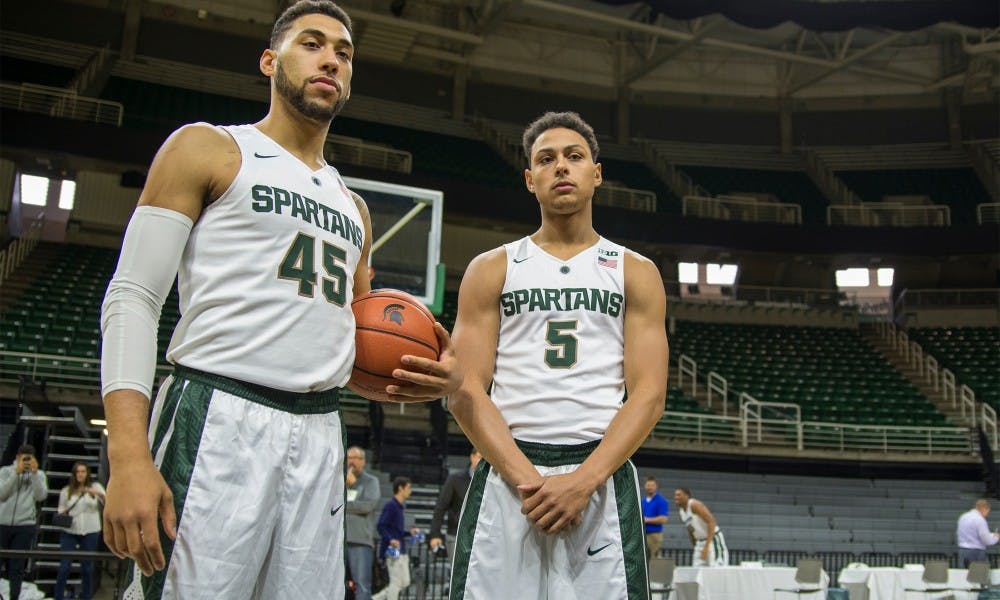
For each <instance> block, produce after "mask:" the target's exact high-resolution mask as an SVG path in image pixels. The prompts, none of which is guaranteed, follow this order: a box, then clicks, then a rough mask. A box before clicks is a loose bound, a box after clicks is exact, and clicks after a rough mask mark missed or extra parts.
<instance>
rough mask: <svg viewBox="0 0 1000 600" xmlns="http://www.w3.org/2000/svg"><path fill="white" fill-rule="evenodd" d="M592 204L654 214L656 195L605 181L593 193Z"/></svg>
mask: <svg viewBox="0 0 1000 600" xmlns="http://www.w3.org/2000/svg"><path fill="white" fill-rule="evenodd" d="M594 203H595V204H599V205H601V206H612V207H615V208H624V209H626V210H635V211H641V212H656V194H655V193H653V192H650V191H649V190H637V189H633V188H630V187H625V186H623V185H615V184H614V183H611V182H608V181H605V182H604V183H603V184H602V185H601V187H599V188H597V189H596V190H595V192H594Z"/></svg>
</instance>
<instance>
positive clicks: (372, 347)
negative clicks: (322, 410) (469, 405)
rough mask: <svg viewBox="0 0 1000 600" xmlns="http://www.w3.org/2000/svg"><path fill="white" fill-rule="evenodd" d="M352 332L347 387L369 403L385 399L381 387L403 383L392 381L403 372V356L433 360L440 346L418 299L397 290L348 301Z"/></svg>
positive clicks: (396, 380) (425, 310)
mask: <svg viewBox="0 0 1000 600" xmlns="http://www.w3.org/2000/svg"><path fill="white" fill-rule="evenodd" d="M351 310H353V311H354V320H355V323H356V331H355V334H354V341H355V355H354V369H353V370H352V371H351V384H352V385H353V386H354V387H355V388H356V389H358V390H359V391H361V392H363V393H362V395H363V396H364V397H366V398H368V399H370V400H388V396H387V395H386V393H385V386H387V385H394V384H402V383H405V382H403V381H400V380H398V379H395V378H393V376H392V372H393V370H395V369H405V368H406V367H405V366H404V365H403V363H402V361H401V359H402V357H403V355H404V354H410V355H412V356H420V357H423V358H429V359H432V360H437V357H438V355H439V354H440V351H441V347H440V344H438V339H437V335H435V334H434V315H432V314H431V312H430V311H429V310H427V307H425V306H424V305H423V304H422V303H421V302H420V301H419V300H417V299H416V298H414V297H413V296H411V295H409V294H407V293H406V292H402V291H400V290H392V289H381V290H372V291H371V292H369V293H367V294H365V295H363V296H358V297H357V298H355V299H354V301H353V302H351Z"/></svg>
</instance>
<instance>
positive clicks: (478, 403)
mask: <svg viewBox="0 0 1000 600" xmlns="http://www.w3.org/2000/svg"><path fill="white" fill-rule="evenodd" d="M449 407H450V409H451V412H452V415H454V417H455V421H457V422H458V424H459V426H460V427H461V428H462V431H464V432H465V435H467V436H468V437H469V440H470V441H471V442H472V444H473V445H474V446H475V447H476V448H478V449H479V452H480V453H481V454H482V455H483V457H485V458H486V461H487V462H488V463H490V465H491V466H492V467H493V468H494V469H496V470H497V472H498V473H500V476H501V477H503V479H504V481H506V482H507V483H509V484H511V485H519V484H522V483H528V482H531V481H534V480H536V479H537V478H538V471H537V470H536V469H535V467H534V465H532V464H531V461H529V460H528V458H527V457H526V456H525V455H524V453H523V452H521V449H520V448H518V447H517V444H516V443H515V442H514V436H513V435H511V433H510V427H509V426H508V425H507V422H506V421H504V418H503V415H501V414H500V411H499V409H497V407H496V405H495V404H493V402H492V401H491V400H490V398H489V396H487V395H486V393H485V392H481V393H477V392H474V391H469V390H467V389H460V390H458V391H457V392H455V393H454V394H453V395H452V396H451V397H450V398H449Z"/></svg>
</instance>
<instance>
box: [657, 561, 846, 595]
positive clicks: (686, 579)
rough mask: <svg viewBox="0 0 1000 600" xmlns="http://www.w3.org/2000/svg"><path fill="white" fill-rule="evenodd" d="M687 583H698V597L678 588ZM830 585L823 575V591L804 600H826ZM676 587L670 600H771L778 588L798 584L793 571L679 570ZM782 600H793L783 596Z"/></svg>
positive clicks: (675, 576) (727, 568)
mask: <svg viewBox="0 0 1000 600" xmlns="http://www.w3.org/2000/svg"><path fill="white" fill-rule="evenodd" d="M684 583H697V584H698V591H697V594H696V595H695V594H692V593H690V591H689V590H686V589H683V588H687V587H693V586H683V585H681V586H678V584H684ZM829 583H830V578H829V576H827V574H826V572H824V573H823V580H822V582H821V585H820V587H821V588H822V589H823V591H822V592H818V593H815V594H811V595H803V596H802V600H819V599H824V600H825V598H826V588H827V586H828V585H829ZM674 587H676V588H678V589H677V590H676V591H675V592H674V593H673V594H672V595H671V597H670V600H772V598H774V591H773V590H774V589H775V588H785V589H791V588H795V587H798V584H797V583H796V582H795V569H794V568H793V567H677V569H676V570H675V571H674ZM779 598H794V596H789V595H787V594H782V595H779Z"/></svg>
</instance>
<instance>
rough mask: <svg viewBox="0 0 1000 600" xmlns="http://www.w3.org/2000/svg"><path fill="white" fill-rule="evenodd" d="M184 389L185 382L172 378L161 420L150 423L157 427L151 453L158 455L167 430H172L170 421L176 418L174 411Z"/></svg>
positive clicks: (164, 400) (164, 401)
mask: <svg viewBox="0 0 1000 600" xmlns="http://www.w3.org/2000/svg"><path fill="white" fill-rule="evenodd" d="M183 391H184V383H183V382H179V381H177V380H176V378H174V379H172V380H171V385H170V388H169V389H168V390H167V395H166V397H165V398H164V399H163V409H162V410H160V420H159V422H157V423H155V424H151V425H150V426H155V427H156V429H155V430H154V432H155V434H154V436H153V446H152V447H151V448H150V453H151V454H152V455H153V456H156V453H157V452H158V451H159V450H160V444H162V443H163V438H164V437H165V436H166V435H167V431H169V430H170V422H171V421H173V420H174V412H175V411H176V410H177V403H178V402H180V399H181V392H183Z"/></svg>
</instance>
